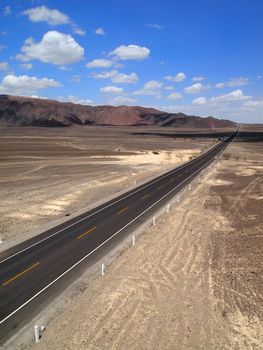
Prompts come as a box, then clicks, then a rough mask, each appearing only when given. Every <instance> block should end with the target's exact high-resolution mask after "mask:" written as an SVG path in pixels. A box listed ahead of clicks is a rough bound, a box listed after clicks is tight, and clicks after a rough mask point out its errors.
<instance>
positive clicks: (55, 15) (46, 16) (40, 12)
mask: <svg viewBox="0 0 263 350" xmlns="http://www.w3.org/2000/svg"><path fill="white" fill-rule="evenodd" d="M22 14H23V15H24V16H28V18H29V20H30V21H31V22H33V23H37V22H46V23H48V24H49V25H51V26H56V25H60V24H68V23H70V19H69V17H68V16H67V15H65V14H64V13H62V12H60V11H59V10H56V9H49V8H48V7H46V6H38V7H34V8H31V9H28V10H26V11H24V12H23V13H22Z"/></svg>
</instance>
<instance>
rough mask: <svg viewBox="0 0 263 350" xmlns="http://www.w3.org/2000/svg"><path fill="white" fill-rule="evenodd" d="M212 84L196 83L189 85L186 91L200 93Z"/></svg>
mask: <svg viewBox="0 0 263 350" xmlns="http://www.w3.org/2000/svg"><path fill="white" fill-rule="evenodd" d="M209 88H210V86H209V85H203V84H202V83H195V84H193V85H190V86H187V87H186V88H185V89H184V91H185V92H186V93H187V94H198V93H199V92H201V91H203V90H207V89H209Z"/></svg>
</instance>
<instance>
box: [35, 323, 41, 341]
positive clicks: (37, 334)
mask: <svg viewBox="0 0 263 350" xmlns="http://www.w3.org/2000/svg"><path fill="white" fill-rule="evenodd" d="M34 331H35V341H36V343H39V342H40V337H39V326H38V325H35V327H34Z"/></svg>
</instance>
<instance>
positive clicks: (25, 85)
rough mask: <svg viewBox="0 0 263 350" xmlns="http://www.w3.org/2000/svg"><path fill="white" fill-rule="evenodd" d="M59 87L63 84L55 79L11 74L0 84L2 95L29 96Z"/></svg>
mask: <svg viewBox="0 0 263 350" xmlns="http://www.w3.org/2000/svg"><path fill="white" fill-rule="evenodd" d="M59 86H61V84H60V83H59V82H58V81H56V80H54V79H48V78H40V79H39V78H36V77H29V76H27V75H19V76H15V75H12V74H9V75H6V76H5V77H4V78H3V80H2V82H1V84H0V93H3V94H11V95H21V94H26V95H28V94H33V93H34V92H36V91H37V90H42V89H46V88H49V87H59Z"/></svg>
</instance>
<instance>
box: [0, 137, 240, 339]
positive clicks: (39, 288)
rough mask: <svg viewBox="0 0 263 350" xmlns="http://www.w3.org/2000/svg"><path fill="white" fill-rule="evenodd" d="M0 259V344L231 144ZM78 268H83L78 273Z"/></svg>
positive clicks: (11, 250)
mask: <svg viewBox="0 0 263 350" xmlns="http://www.w3.org/2000/svg"><path fill="white" fill-rule="evenodd" d="M237 132H238V131H236V132H235V133H234V134H233V135H232V136H230V137H229V138H228V139H227V140H224V141H221V142H219V143H218V144H217V145H215V146H214V147H213V148H211V149H210V150H209V151H207V152H206V153H204V154H203V155H201V156H199V157H197V158H195V159H193V160H192V161H190V162H188V163H186V164H184V165H182V166H179V167H177V168H175V169H173V170H171V171H169V172H167V173H166V174H164V175H161V176H159V177H157V178H155V179H153V180H151V181H149V182H148V183H146V184H144V185H141V186H139V187H137V188H135V189H133V190H131V191H129V192H127V193H125V194H123V195H121V196H120V197H118V198H116V199H113V200H111V201H109V202H107V203H105V204H103V205H101V206H99V207H97V208H95V209H93V210H91V211H89V212H87V213H85V214H83V215H81V216H79V217H77V218H75V219H71V220H69V221H68V222H66V223H64V224H63V225H60V226H58V227H55V228H53V229H52V230H48V231H46V232H44V233H43V234H41V235H39V236H37V237H34V238H32V239H30V240H28V241H26V242H24V243H22V244H20V245H18V246H16V247H13V248H11V249H9V250H7V251H6V252H3V253H1V255H0V344H3V343H4V342H5V341H6V340H7V339H8V338H9V337H10V336H11V335H12V334H14V333H15V332H16V331H17V329H19V328H20V327H22V326H23V325H25V324H26V322H28V321H29V320H30V319H32V317H34V316H35V315H37V313H38V312H39V311H40V310H41V309H42V308H43V307H44V306H45V305H46V304H47V303H48V302H49V301H50V300H52V299H54V297H55V296H57V295H58V294H59V293H60V292H61V291H62V290H63V289H64V288H65V287H66V286H67V285H68V284H69V283H71V282H72V281H73V280H74V279H75V278H76V276H77V273H78V272H79V271H83V269H85V268H87V266H88V265H89V264H93V263H94V262H95V261H98V259H99V258H101V257H102V256H103V254H105V253H106V252H107V251H109V250H110V249H111V248H112V247H113V246H114V245H116V244H118V242H120V241H121V240H122V239H123V238H124V237H125V235H127V234H128V233H129V231H130V230H131V229H134V228H135V227H136V225H139V224H140V223H141V222H142V221H143V220H145V219H146V218H148V217H149V216H151V215H153V213H154V211H155V210H156V209H158V208H160V207H161V206H163V205H164V204H165V203H166V202H167V201H168V200H169V199H171V198H172V197H173V196H174V195H175V194H176V193H178V192H179V191H180V190H181V189H182V188H183V187H184V186H185V185H186V184H188V183H189V182H191V180H192V179H193V178H194V177H195V176H197V175H198V173H199V172H200V171H202V170H203V169H204V168H205V167H207V166H208V165H209V164H211V162H213V161H214V159H215V158H216V157H217V156H218V154H219V153H220V152H222V151H223V150H224V149H225V148H226V147H227V145H228V144H229V143H230V142H231V141H232V140H233V138H234V137H235V136H236V134H237ZM81 269H82V270H81Z"/></svg>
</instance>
